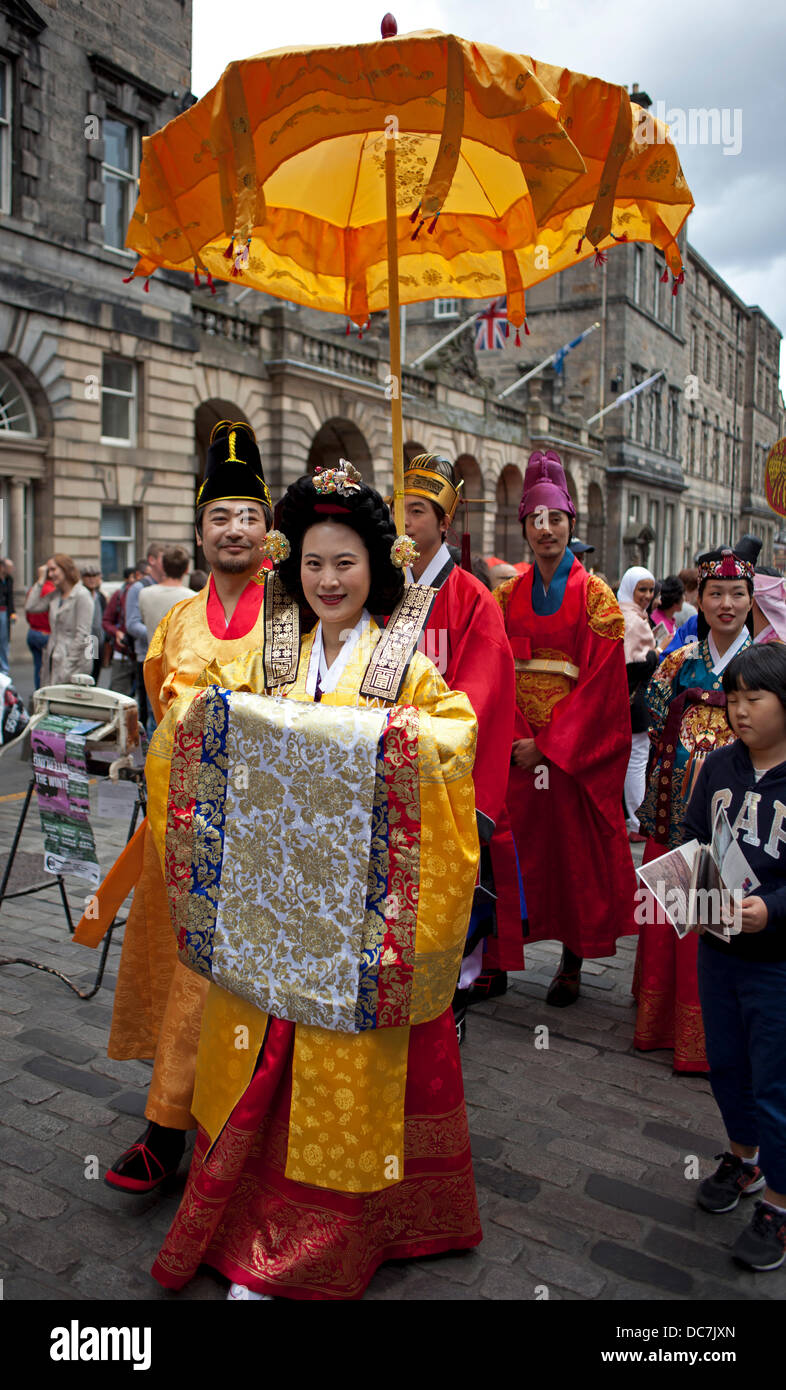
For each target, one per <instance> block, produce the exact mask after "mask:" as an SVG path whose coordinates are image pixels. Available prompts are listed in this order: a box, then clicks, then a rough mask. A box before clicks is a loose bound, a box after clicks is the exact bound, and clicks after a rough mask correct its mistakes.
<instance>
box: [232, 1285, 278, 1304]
mask: <svg viewBox="0 0 786 1390" xmlns="http://www.w3.org/2000/svg"><path fill="white" fill-rule="evenodd" d="M230 1299H231V1301H232V1302H233V1303H272V1302H273V1295H272V1294H270V1293H254V1290H253V1289H249V1288H246V1285H245V1284H230V1286H229V1293H228V1294H227V1301H229V1300H230Z"/></svg>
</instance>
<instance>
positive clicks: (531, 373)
mask: <svg viewBox="0 0 786 1390" xmlns="http://www.w3.org/2000/svg"><path fill="white" fill-rule="evenodd" d="M556 355H557V353H556V352H552V354H551V356H550V357H544V358H543V361H542V362H539V363H538V365H537V367H533V368H532V370H531V371H529V372H527V373H526V374H525V375H524V376H520V377H519V379H518V381H514V382H513V384H512V385H511V386H506V387H505V390H504V391H500V392H498V394H497V400H498V401H503V400H504V399H505V397H506V396H509V395H510V393H511V391H518V389H519V387H520V386H523V385H524V382H525V381H529V379H530V377H533V376H537V375H538V372H542V371H543V369H544V367H548V366H549V364H550V363H551V362H553V361H554V358H555V357H556Z"/></svg>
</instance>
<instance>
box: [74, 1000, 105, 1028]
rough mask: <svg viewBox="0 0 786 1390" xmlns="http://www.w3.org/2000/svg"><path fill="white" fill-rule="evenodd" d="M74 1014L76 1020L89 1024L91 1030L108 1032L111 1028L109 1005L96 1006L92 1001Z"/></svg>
mask: <svg viewBox="0 0 786 1390" xmlns="http://www.w3.org/2000/svg"><path fill="white" fill-rule="evenodd" d="M74 1012H75V1013H76V1016H77V1018H81V1019H82V1021H83V1023H89V1024H90V1025H91V1026H92V1027H93V1028H103V1029H105V1030H106V1031H107V1032H108V1031H109V1029H110V1028H111V1026H112V1009H111V1008H110V1006H109V1005H106V1004H97V1003H96V1001H95V1000H94V999H91V1000H90V1002H89V1003H88V1004H84V1005H83V1006H82V1007H81V1008H79V1009H76V1010H75V1011H74Z"/></svg>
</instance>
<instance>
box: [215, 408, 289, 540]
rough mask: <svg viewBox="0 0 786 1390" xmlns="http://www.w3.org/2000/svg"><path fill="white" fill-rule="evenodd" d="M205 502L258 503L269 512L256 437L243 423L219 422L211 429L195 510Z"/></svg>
mask: <svg viewBox="0 0 786 1390" xmlns="http://www.w3.org/2000/svg"><path fill="white" fill-rule="evenodd" d="M208 502H261V503H262V504H263V506H265V507H267V508H268V509H269V510H270V511H271V512H272V510H273V503H272V500H271V497H270V489H269V487H268V485H267V483H266V482H265V475H264V473H263V472H262V459H261V458H260V455H259V449H258V447H257V440H256V435H255V434H254V431H253V430H252V428H251V426H250V425H249V424H248V423H247V422H246V421H245V420H234V421H232V420H219V422H218V424H217V425H214V426H213V430H212V432H211V435H210V446H209V448H208V451H207V462H206V465H205V478H204V482H203V483H202V486H201V487H200V489H199V492H198V493H197V500H196V506H197V511H199V509H200V508H201V507H206V506H207V504H208ZM268 524H269V523H268Z"/></svg>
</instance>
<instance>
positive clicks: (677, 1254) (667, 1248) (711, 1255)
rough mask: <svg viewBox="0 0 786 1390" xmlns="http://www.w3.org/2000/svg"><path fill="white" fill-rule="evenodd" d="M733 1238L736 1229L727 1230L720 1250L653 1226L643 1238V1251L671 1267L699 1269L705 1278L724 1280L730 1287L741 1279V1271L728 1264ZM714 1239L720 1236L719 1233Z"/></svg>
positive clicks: (717, 1247)
mask: <svg viewBox="0 0 786 1390" xmlns="http://www.w3.org/2000/svg"><path fill="white" fill-rule="evenodd" d="M737 1234H738V1231H737V1229H736V1228H735V1229H733V1230H732V1229H731V1228H727V1235H728V1244H726V1246H725V1248H724V1246H723V1245H721V1244H720V1243H716V1244H715V1245H710V1244H709V1242H708V1243H707V1244H704V1243H702V1242H700V1241H698V1240H688V1239H686V1237H685V1236H681V1235H678V1234H677V1232H676V1231H665V1230H663V1228H662V1227H660V1226H656V1227H655V1228H654V1229H653V1230H651V1231H650V1232H649V1233H648V1235H647V1236H646V1238H645V1241H644V1248H645V1250H648V1251H649V1252H650V1254H651V1255H661V1256H662V1257H663V1258H664V1259H665V1260H670V1261H671V1262H672V1263H673V1264H678V1265H687V1266H688V1268H689V1269H700V1270H702V1271H703V1272H704V1273H705V1274H711V1275H714V1276H715V1277H716V1278H727V1279H728V1280H729V1282H730V1283H736V1282H737V1281H738V1280H739V1278H740V1276H741V1275H742V1270H741V1269H739V1268H738V1267H737V1266H736V1265H734V1264H732V1262H731V1260H730V1258H729V1246H730V1245H731V1244H732V1241H733V1240H734V1239H735V1237H736V1236H737ZM718 1235H721V1232H720V1231H718Z"/></svg>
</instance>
